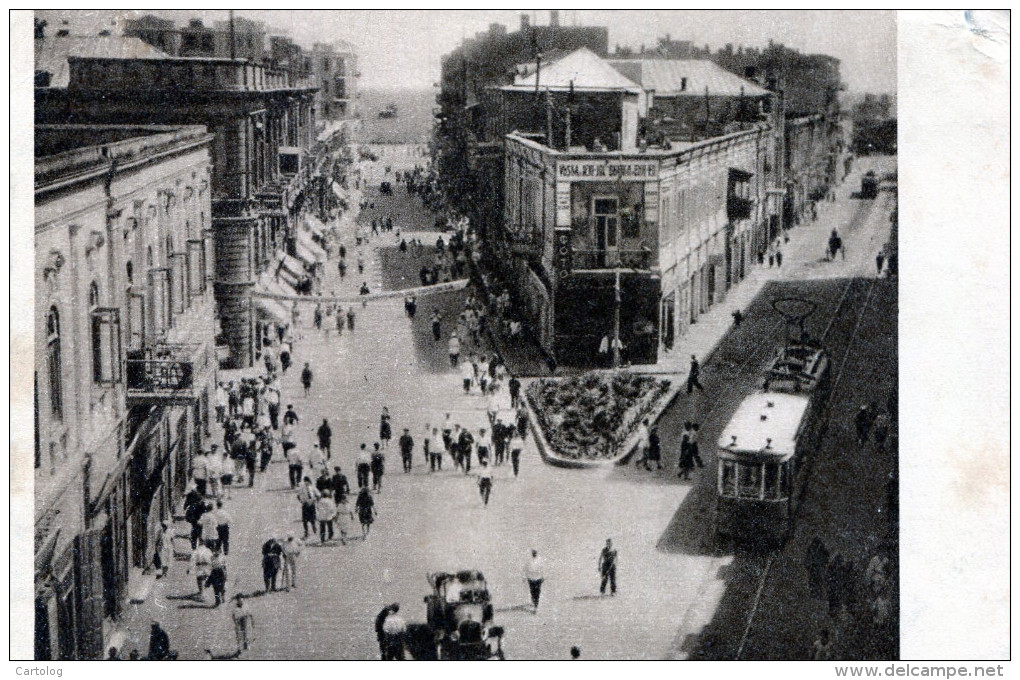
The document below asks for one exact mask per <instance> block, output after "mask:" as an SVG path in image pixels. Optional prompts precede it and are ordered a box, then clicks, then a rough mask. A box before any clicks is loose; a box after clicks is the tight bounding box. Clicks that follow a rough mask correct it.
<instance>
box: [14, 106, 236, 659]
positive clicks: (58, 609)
mask: <svg viewBox="0 0 1020 680" xmlns="http://www.w3.org/2000/svg"><path fill="white" fill-rule="evenodd" d="M213 139H214V138H213V136H212V135H211V134H208V133H207V132H206V130H205V129H204V128H202V127H177V128H172V127H162V126H37V127H36V131H35V145H36V164H35V208H36V210H35V259H36V263H37V265H36V270H35V271H36V274H35V319H34V322H35V328H36V330H35V337H36V346H35V356H34V362H35V385H36V389H35V413H36V422H35V501H36V506H35V507H36V513H35V597H36V600H35V601H36V619H35V648H36V658H37V659H93V658H102V656H103V653H104V649H105V642H106V640H107V638H108V636H109V634H110V632H111V631H112V629H113V628H114V627H115V626H116V623H117V621H118V619H119V618H120V616H121V615H122V613H123V611H124V608H125V607H126V606H127V603H128V600H129V598H130V597H131V593H132V592H134V591H136V590H137V589H139V588H144V581H145V578H146V577H145V576H144V572H145V571H146V570H147V569H149V567H150V566H151V559H152V554H153V552H154V546H155V541H156V539H157V536H158V533H159V527H160V522H161V521H163V520H171V521H172V508H173V507H174V506H175V505H176V503H177V500H178V499H179V498H180V496H181V495H182V493H183V490H184V485H185V482H186V480H187V478H188V475H189V472H190V467H189V465H190V459H191V455H192V454H193V453H195V452H196V451H197V450H199V449H200V448H201V447H202V446H203V443H204V441H205V438H206V437H208V432H207V430H208V423H209V417H210V400H211V399H212V397H213V390H214V387H215V374H216V361H215V345H214V338H215V335H216V329H215V304H214V300H213V274H214V269H213V232H212V227H211V224H212V206H211V196H212V191H211V184H210V179H211V171H212V156H211V146H212V142H213Z"/></svg>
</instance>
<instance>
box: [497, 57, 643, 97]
mask: <svg viewBox="0 0 1020 680" xmlns="http://www.w3.org/2000/svg"><path fill="white" fill-rule="evenodd" d="M536 78H537V79H538V86H539V87H540V88H542V89H545V88H548V89H550V90H569V89H570V88H571V86H573V87H574V89H576V90H621V91H628V92H640V90H641V87H640V86H639V85H638V84H637V83H635V82H633V81H632V80H630V79H628V78H627V77H625V76H624V75H623V74H621V73H620V72H619V71H617V70H616V69H614V68H613V67H612V66H610V65H609V62H607V61H606V60H604V59H602V58H600V57H599V56H598V55H597V54H595V53H594V52H592V51H591V50H589V49H588V48H586V47H582V48H581V49H578V50H574V51H573V52H571V53H570V54H567V55H566V56H563V57H561V58H560V59H558V60H556V61H555V62H553V63H551V64H549V65H546V64H542V71H541V73H530V74H528V75H522V76H517V77H516V78H514V84H513V85H507V86H506V87H504V88H503V89H506V90H529V89H530V90H534V89H535V81H536Z"/></svg>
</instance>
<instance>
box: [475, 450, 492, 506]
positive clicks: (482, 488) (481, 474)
mask: <svg viewBox="0 0 1020 680" xmlns="http://www.w3.org/2000/svg"><path fill="white" fill-rule="evenodd" d="M478 492H479V493H480V494H481V496H482V503H483V504H484V505H485V507H488V506H489V496H490V495H491V494H492V470H490V469H489V463H488V461H487V460H483V461H482V466H481V467H480V468H479V469H478Z"/></svg>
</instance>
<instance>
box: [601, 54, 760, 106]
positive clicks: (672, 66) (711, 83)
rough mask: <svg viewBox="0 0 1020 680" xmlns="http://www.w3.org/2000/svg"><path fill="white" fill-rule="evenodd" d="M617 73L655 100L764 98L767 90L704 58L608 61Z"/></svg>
mask: <svg viewBox="0 0 1020 680" xmlns="http://www.w3.org/2000/svg"><path fill="white" fill-rule="evenodd" d="M608 63H609V64H610V65H611V66H612V67H613V68H615V69H616V70H617V71H619V72H620V73H621V74H623V75H624V76H626V77H627V78H630V79H631V80H633V81H634V82H636V83H639V84H640V85H641V87H642V88H643V89H644V90H646V91H648V90H654V91H655V95H656V96H657V97H676V96H687V95H690V96H698V97H703V96H705V90H706V88H707V89H708V93H709V94H710V95H713V96H716V97H739V96H740V95H744V96H745V97H765V96H767V95H769V94H770V93H769V91H768V90H766V89H764V88H763V87H761V86H760V85H758V84H757V83H754V82H752V81H750V80H745V79H743V78H741V77H740V76H737V75H735V74H733V73H730V72H729V71H727V70H726V69H724V68H723V67H721V66H719V65H718V64H716V63H715V62H713V61H709V60H707V59H610V60H609V61H608Z"/></svg>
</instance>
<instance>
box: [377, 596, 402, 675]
mask: <svg viewBox="0 0 1020 680" xmlns="http://www.w3.org/2000/svg"><path fill="white" fill-rule="evenodd" d="M396 609H399V607H397V605H395V604H391V605H389V606H386V607H383V608H382V611H380V612H379V613H378V614H377V615H376V617H375V637H376V640H378V641H379V658H381V659H383V660H384V661H385V660H386V634H385V633H383V624H384V623H386V617H388V616H389V615H390V614H391V613H393V612H394V611H395V610H396Z"/></svg>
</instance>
